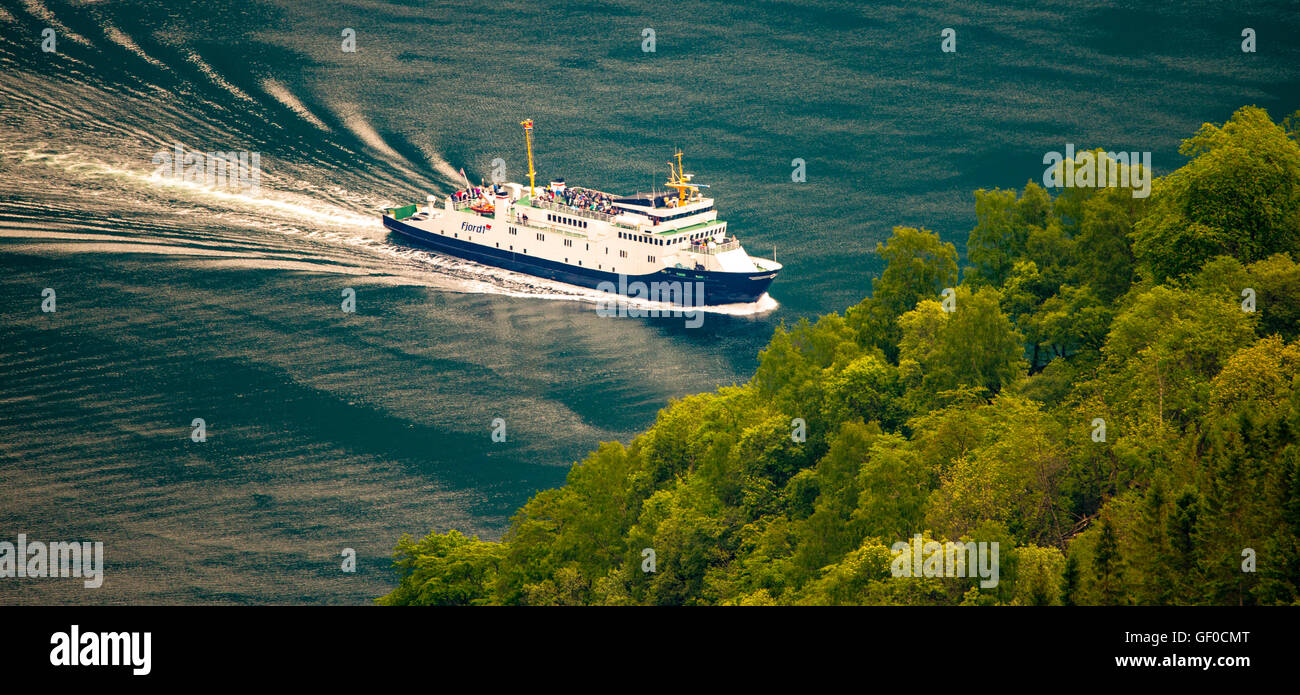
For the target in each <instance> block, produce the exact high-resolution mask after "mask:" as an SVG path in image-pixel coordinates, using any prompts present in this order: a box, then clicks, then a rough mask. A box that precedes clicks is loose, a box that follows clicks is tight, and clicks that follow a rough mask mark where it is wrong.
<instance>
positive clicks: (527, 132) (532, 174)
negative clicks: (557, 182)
mask: <svg viewBox="0 0 1300 695" xmlns="http://www.w3.org/2000/svg"><path fill="white" fill-rule="evenodd" d="M519 125H521V126H523V127H524V142H525V143H526V144H527V145H528V199H529V200H532V199H533V197H534V196H536V195H537V192H536V190H535V189H536V188H537V182H536V180H535V178H536V176H537V172H536V171H533V119H531V118H529V119H528V120H525V121H523V122H522V123H520V124H519Z"/></svg>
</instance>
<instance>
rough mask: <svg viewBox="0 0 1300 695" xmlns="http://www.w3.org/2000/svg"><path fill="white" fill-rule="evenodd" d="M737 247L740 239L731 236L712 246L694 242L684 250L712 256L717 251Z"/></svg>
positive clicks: (723, 251)
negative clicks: (694, 243)
mask: <svg viewBox="0 0 1300 695" xmlns="http://www.w3.org/2000/svg"><path fill="white" fill-rule="evenodd" d="M738 248H740V240H739V239H736V238H731V239H727V240H726V241H723V242H722V243H721V244H716V245H714V246H712V247H710V246H705V245H704V244H696V245H694V246H691V247H690V248H688V249H686V250H687V251H689V252H691V253H698V254H701V255H704V256H713V255H716V254H719V253H725V252H727V251H734V250H736V249H738Z"/></svg>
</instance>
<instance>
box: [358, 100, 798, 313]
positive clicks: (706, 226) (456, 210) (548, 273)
mask: <svg viewBox="0 0 1300 695" xmlns="http://www.w3.org/2000/svg"><path fill="white" fill-rule="evenodd" d="M520 125H522V126H524V139H525V142H526V144H527V148H528V186H524V185H522V184H518V183H500V184H492V185H484V186H478V187H475V186H473V185H471V184H470V183H469V181H468V179H466V180H465V188H464V189H462V190H459V191H456V192H455V193H454V194H452V195H449V196H446V197H444V198H443V199H442V200H441V201H440V200H439V199H438V198H436V197H434V196H428V199H427V206H425V207H423V209H421V207H420V206H418V205H407V206H404V207H399V208H390V209H388V210H386V211H385V212H384V215H383V222H384V226H385V227H387V228H388V229H391V230H392V231H394V232H397V233H399V234H402V235H405V236H407V237H409V238H411V239H413V240H415V241H416V242H419V243H420V244H422V245H425V246H428V247H429V248H431V249H433V250H434V251H437V252H439V253H443V254H446V255H450V256H455V257H457V258H464V259H468V260H471V261H475V262H478V263H484V264H487V265H492V266H496V267H499V268H505V269H507V270H512V271H515V272H519V273H526V274H528V275H533V276H536V277H540V278H546V279H548V280H556V281H559V282H564V283H568V284H572V285H578V286H580V287H587V288H593V289H603V290H606V291H608V288H609V287H611V286H613V287H619V288H625V287H628V286H630V285H631V284H632V283H636V282H642V283H646V285H648V286H651V287H654V285H650V283H677V284H676V286H677V287H682V286H686V287H688V288H689V287H694V288H695V289H694V291H692V290H690V289H688V290H686V293H685V294H686V297H688V298H690V299H688V301H691V304H692V305H697V306H698V305H701V304H702V305H704V306H714V305H720V304H746V303H752V302H756V301H758V300H759V299H760V298H761V297H762V296H763V295H764V294H765V293H766V292H767V289H768V286H770V285H771V284H772V280H773V279H774V278H776V276H777V273H779V272H780V271H781V264H780V263H777V262H776V261H775V260H770V259H766V258H757V257H754V256H750V255H749V254H748V253H746V252H745V249H744V248H743V247H742V246H741V245H740V241H739V240H738V239H737V238H736V237H735V236H734V235H733V234H731V233H730V231H729V230H728V229H727V223H726V222H725V221H723V220H720V219H718V213H717V211H716V210H715V209H714V207H713V199H712V198H706V197H704V195H703V194H701V193H700V188H701V187H704V188H707V186H703V185H702V184H695V183H692V178H693V176H694V175H693V174H688V173H686V172H685V171H684V170H683V169H682V153H681V152H677V153H676V155H675V156H676V159H677V162H676V164H675V165H674V163H673V162H671V161H670V162H669V163H668V168H669V176H668V181H667V183H666V184H665V186H666V187H667V188H668V189H671V192H667V193H664V192H657V193H637V194H635V195H615V194H612V193H606V192H603V191H600V190H597V189H594V188H586V187H579V186H569V185H567V184H566V183H565V181H564V179H562V178H556V179H554V180H552V181H551V182H550V185H548V186H546V187H545V188H542V189H538V188H537V186H536V173H537V172H536V171H535V170H534V169H533V142H532V134H533V122H532V121H531V120H527V121H524V122H523V123H521V124H520ZM461 175H462V177H463V176H464V170H463V169H462V170H461ZM688 283H692V284H688ZM694 283H698V284H694ZM660 286H669V285H660ZM681 294H682V293H681V292H680V291H678V292H677V293H676V295H675V296H679V297H680V296H681ZM692 295H694V297H693V298H692ZM701 297H702V299H701ZM678 303H681V302H678Z"/></svg>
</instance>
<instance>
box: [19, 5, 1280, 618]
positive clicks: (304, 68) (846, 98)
mask: <svg viewBox="0 0 1300 695" xmlns="http://www.w3.org/2000/svg"><path fill="white" fill-rule="evenodd" d="M0 7H2V8H3V12H2V13H0V70H2V73H0V268H2V269H3V271H4V272H3V278H2V279H0V326H2V329H3V332H2V333H0V403H3V411H2V416H0V495H2V497H0V540H10V541H12V540H14V538H15V537H16V536H17V535H18V534H19V533H25V534H27V535H28V537H29V538H32V539H38V540H83V539H84V540H96V541H103V542H104V543H105V546H106V548H105V555H106V558H105V560H106V568H105V574H106V578H105V582H104V585H103V587H102V588H100V589H98V590H93V591H92V590H86V589H83V588H81V584H80V583H79V582H78V581H76V580H71V579H0V603H5V604H11V603H42V602H81V603H140V602H149V603H161V602H166V603H202V602H236V603H268V602H275V603H285V602H290V603H299V602H301V603H361V602H365V601H366V600H368V599H369V598H371V597H374V596H376V595H379V594H381V593H383V592H385V591H386V590H387V588H388V587H389V586H390V585H391V579H390V575H389V572H388V568H387V565H388V559H387V558H388V554H389V552H390V551H391V547H392V545H393V542H394V541H395V540H396V539H397V537H398V536H400V535H401V534H403V533H411V534H424V533H426V532H428V531H429V530H430V529H437V530H445V529H448V528H457V529H461V530H463V531H466V532H470V533H476V534H479V535H481V536H484V537H491V538H496V537H499V535H500V534H501V533H502V532H503V530H504V529H505V526H506V524H507V522H508V518H509V515H510V514H511V513H513V511H514V510H515V509H516V508H518V507H519V506H520V505H521V504H522V503H523V502H524V501H525V500H526V499H527V498H528V496H530V495H531V494H532V493H534V492H535V491H537V490H539V489H544V488H548V487H553V486H555V485H558V484H560V483H561V482H562V481H563V477H564V474H565V471H566V470H567V467H568V465H569V464H570V463H571V462H573V461H574V460H577V459H580V458H581V457H582V456H583V455H584V454H585V452H587V451H589V450H590V449H592V448H594V447H595V445H596V444H597V443H598V442H599V441H602V440H610V439H620V440H624V441H626V440H627V439H628V438H630V437H631V436H632V435H633V434H634V433H636V432H637V431H639V430H641V429H643V428H645V427H646V426H647V425H648V424H650V422H652V420H653V418H654V415H655V412H656V411H657V410H658V409H659V408H660V407H662V406H663V405H664V404H665V403H667V402H668V401H669V399H671V398H674V397H678V396H682V395H685V394H689V393H695V392H699V391H703V390H709V389H712V388H714V387H715V386H717V385H719V384H730V383H733V382H740V381H744V380H745V379H747V378H748V376H749V374H750V373H751V372H752V369H753V367H754V364H755V359H756V352H757V351H758V350H759V349H760V348H761V347H762V345H763V344H764V343H765V342H766V340H767V338H768V336H769V335H770V334H771V331H772V328H773V327H774V326H775V325H777V324H779V323H780V322H781V321H793V320H796V319H798V318H799V317H803V316H813V315H816V314H819V313H824V312H827V311H833V310H842V309H843V308H844V307H846V306H848V305H850V304H852V303H854V302H856V301H857V299H859V298H860V297H861V296H862V295H864V294H865V293H866V292H867V291H868V289H869V287H870V280H871V277H872V274H873V273H874V272H876V271H877V270H878V263H877V259H876V258H875V257H874V255H873V250H874V247H875V244H876V243H877V242H878V241H881V240H883V239H884V238H885V237H887V236H888V234H889V230H890V228H891V227H892V226H893V225H896V224H907V225H917V226H925V227H929V228H931V229H934V230H935V231H937V232H939V233H940V234H941V235H942V236H943V237H944V238H945V239H948V240H951V241H953V242H954V243H956V244H957V245H958V247H959V248H961V247H962V245H963V242H964V241H965V239H966V235H967V233H968V231H969V229H970V227H971V225H972V224H973V213H972V198H971V191H972V190H973V189H975V188H980V187H995V186H1004V187H1005V186H1018V185H1023V183H1024V182H1025V181H1026V180H1027V179H1030V178H1033V179H1038V178H1039V177H1040V175H1041V172H1042V168H1043V165H1042V163H1041V162H1042V157H1043V153H1044V152H1047V151H1050V150H1062V149H1064V146H1065V144H1066V143H1067V142H1069V143H1074V144H1076V145H1081V146H1088V147H1093V146H1101V147H1106V148H1107V149H1112V150H1116V149H1121V148H1122V149H1126V150H1149V151H1151V152H1153V155H1154V164H1155V168H1156V169H1157V172H1161V171H1168V170H1169V169H1172V168H1174V167H1176V166H1177V165H1179V164H1181V163H1182V161H1183V159H1182V158H1181V157H1180V156H1179V155H1178V154H1177V146H1178V140H1179V139H1180V138H1182V137H1186V136H1187V135H1189V134H1190V133H1191V132H1193V131H1194V130H1195V129H1196V128H1197V127H1198V126H1199V125H1200V124H1201V123H1202V122H1205V121H1222V120H1223V119H1225V118H1226V117H1227V116H1228V115H1229V114H1230V113H1231V112H1232V111H1233V110H1234V109H1235V108H1236V107H1238V106H1240V105H1242V104H1247V103H1254V104H1258V105H1260V106H1264V107H1266V108H1269V109H1270V110H1271V111H1272V113H1273V115H1274V116H1275V118H1280V117H1281V116H1283V115H1285V114H1286V113H1290V112H1291V111H1294V110H1295V109H1296V108H1297V107H1300V69H1298V66H1300V50H1298V48H1297V46H1298V45H1300V41H1297V37H1298V36H1300V20H1298V19H1297V14H1296V10H1295V8H1296V6H1295V4H1294V3H1292V2H1276V3H1253V4H1247V5H1240V6H1234V7H1232V8H1225V7H1221V6H1220V3H1209V2H1193V3H1177V4H1172V3H1171V4H1170V5H1169V7H1167V8H1163V9H1155V6H1154V5H1152V6H1148V5H1145V4H1140V3H1126V2H1119V3H1110V4H1107V5H1106V6H1105V7H1100V8H1092V9H1083V8H1075V7H1072V6H1071V5H1068V4H1063V3H1050V2H1049V3H1043V2H1035V3H1024V4H1018V5H1015V6H1013V7H1012V8H1005V7H1001V6H996V5H991V4H983V3H971V2H960V3H959V2H944V3H933V4H921V3H897V4H870V5H866V4H839V3H759V4H744V5H740V4H736V5H728V4H721V3H686V4H673V5H670V4H666V3H662V2H654V3H631V2H628V3H605V4H599V5H577V4H573V5H556V4H544V3H512V2H507V3H491V4H483V3H477V2H476V3H460V4H440V5H430V6H423V5H416V4H387V3H377V2H351V3H310V2H283V3H270V4H254V3H244V2H225V3H191V2H184V1H180V2H142V3H112V2H106V3H94V4H86V5H83V4H72V5H65V4H63V3H57V2H47V1H44V0H43V1H40V2H38V1H36V0H31V1H24V2H12V1H11V0H5V2H4V4H3V5H0ZM1246 26H1250V27H1254V28H1256V30H1257V33H1258V37H1259V39H1258V40H1259V51H1258V53H1256V54H1243V53H1242V52H1241V50H1240V43H1241V37H1240V32H1241V28H1242V27H1246ZM46 27H50V28H54V29H55V33H56V37H57V52H55V53H47V52H43V51H42V50H41V48H40V44H41V32H42V29H44V28H46ZM345 27H348V28H353V29H355V31H356V37H357V38H356V46H357V50H356V52H355V53H345V52H343V51H342V50H340V45H341V42H342V37H341V36H340V33H341V31H342V29H343V28H345ZM647 27H650V28H653V29H654V31H655V34H656V43H657V45H656V50H655V51H654V52H653V53H646V52H643V51H642V30H643V29H644V28H647ZM943 27H954V28H955V29H956V30H957V32H958V39H957V40H958V44H957V48H958V50H957V53H956V54H944V53H941V52H940V51H939V42H940V37H939V32H940V30H941V29H942V28H943ZM526 117H528V118H533V119H534V120H535V121H536V122H537V124H538V131H537V146H536V153H537V157H538V169H539V171H540V172H541V176H542V177H550V176H565V177H567V178H568V180H569V181H570V182H571V183H578V184H584V183H585V184H588V185H593V186H598V187H601V188H603V189H606V190H613V191H629V192H630V191H632V190H634V189H645V188H647V187H648V186H650V185H652V184H656V183H657V184H662V181H663V178H664V175H665V173H666V171H665V170H666V165H665V163H666V160H667V159H668V156H669V155H670V153H671V152H672V150H673V149H674V148H675V147H681V148H682V149H683V150H685V151H686V153H687V163H688V169H689V170H691V171H693V172H695V173H696V174H697V178H696V180H697V181H699V182H703V183H707V184H710V185H711V186H712V188H711V189H710V192H711V193H712V194H713V195H714V197H716V199H717V201H718V207H719V209H720V210H721V215H722V217H724V218H725V219H728V220H729V221H730V227H731V229H732V230H734V231H736V232H738V233H739V235H740V236H741V238H742V240H743V241H744V242H745V244H746V246H747V248H748V249H749V250H750V251H751V253H756V254H761V255H769V254H770V251H771V249H772V248H774V247H775V249H776V254H777V258H778V260H780V261H781V262H783V263H784V264H785V266H786V270H785V272H784V274H783V275H782V276H781V277H780V278H779V279H778V281H777V282H776V284H775V285H774V286H773V288H772V296H773V298H774V299H775V300H776V302H777V303H778V304H779V307H778V308H777V309H775V310H774V311H769V312H757V313H755V312H748V313H745V312H742V313H741V314H740V315H732V314H710V315H709V316H708V317H707V318H706V320H705V322H704V325H703V326H702V327H701V328H698V329H690V328H686V327H685V326H684V325H683V321H682V320H680V319H659V320H652V319H613V318H602V317H599V316H597V315H596V313H595V311H594V305H592V304H591V303H590V302H589V301H588V300H587V299H586V295H582V294H580V293H574V292H569V291H566V290H565V289H564V288H562V287H555V286H547V285H543V284H540V283H534V282H529V281H527V280H526V279H522V278H519V277H517V276H510V275H507V274H502V273H498V272H496V271H492V270H488V269H483V268H479V267H476V266H473V265H470V264H465V263H460V262H453V261H448V260H446V259H440V258H438V257H437V256H434V255H431V254H428V253H425V252H424V251H421V250H419V249H416V248H413V247H411V246H409V245H407V244H405V243H403V242H401V241H400V240H397V239H394V238H391V237H389V236H388V234H386V233H385V231H384V230H383V229H382V227H380V225H379V224H378V221H377V217H376V216H375V211H376V210H377V209H378V208H380V207H383V206H386V205H390V204H393V203H398V202H410V201H423V199H424V195H425V194H426V193H428V192H435V191H436V192H447V191H449V190H450V188H451V186H452V182H451V179H450V178H449V177H450V175H451V172H453V171H454V170H456V169H459V168H460V167H462V166H463V167H464V168H465V169H466V171H467V172H468V173H469V174H470V176H471V177H473V178H475V179H478V178H486V177H489V176H490V169H491V162H492V160H493V159H494V158H497V157H501V158H502V159H504V160H505V161H506V162H507V167H508V172H507V173H508V175H509V177H510V178H511V179H513V180H520V179H521V178H523V175H522V173H521V172H522V170H524V169H525V167H526V165H525V163H524V160H523V152H522V134H521V132H520V129H519V126H518V122H519V121H520V120H522V119H523V118H526ZM175 143H181V144H183V145H185V146H186V147H189V148H191V149H194V150H198V151H204V152H208V151H218V150H220V151H231V150H240V151H250V152H259V153H261V156H262V177H261V191H260V194H259V195H256V196H252V195H247V194H245V193H243V192H240V191H237V190H231V189H217V190H213V189H208V188H204V187H200V186H193V185H183V184H176V183H174V182H169V181H165V180H159V179H156V178H152V177H151V176H150V174H151V172H152V171H153V170H154V168H155V167H154V164H153V162H152V159H151V158H152V157H153V156H154V154H155V153H156V152H158V151H160V150H170V149H171V148H172V146H173V145H174V144H175ZM794 158H802V159H804V160H806V162H807V172H808V180H807V182H806V183H793V182H791V180H790V172H791V160H792V159H794ZM46 287H50V288H54V289H55V290H56V292H57V302H58V303H57V311H56V312H54V313H44V312H42V311H41V309H40V305H41V291H42V289H43V288H46ZM346 287H352V288H355V290H356V292H357V312H356V313H355V314H345V313H343V312H342V311H341V310H340V306H339V303H340V301H341V297H340V292H341V291H342V290H343V288H346ZM196 417H201V418H204V419H205V420H206V422H207V428H208V440H207V441H206V442H203V443H195V442H192V441H191V440H190V438H189V434H190V422H191V420H192V419H193V418H196ZM495 418H503V419H504V420H505V421H506V423H507V440H506V441H505V442H500V443H494V442H493V441H492V439H491V437H490V434H491V429H492V421H493V420H494V419H495ZM343 548H354V549H355V550H356V551H357V554H358V570H357V572H356V573H354V574H345V573H342V572H341V571H340V570H339V563H340V561H341V560H340V557H339V553H340V551H341V550H342V549H343Z"/></svg>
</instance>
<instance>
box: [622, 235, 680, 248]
mask: <svg viewBox="0 0 1300 695" xmlns="http://www.w3.org/2000/svg"><path fill="white" fill-rule="evenodd" d="M618 238H620V239H629V240H631V241H639V242H641V243H643V244H654V245H655V246H665V245H667V244H668V240H667V239H659V238H657V237H652V236H646V235H644V234H629V233H627V232H619V233H618Z"/></svg>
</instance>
